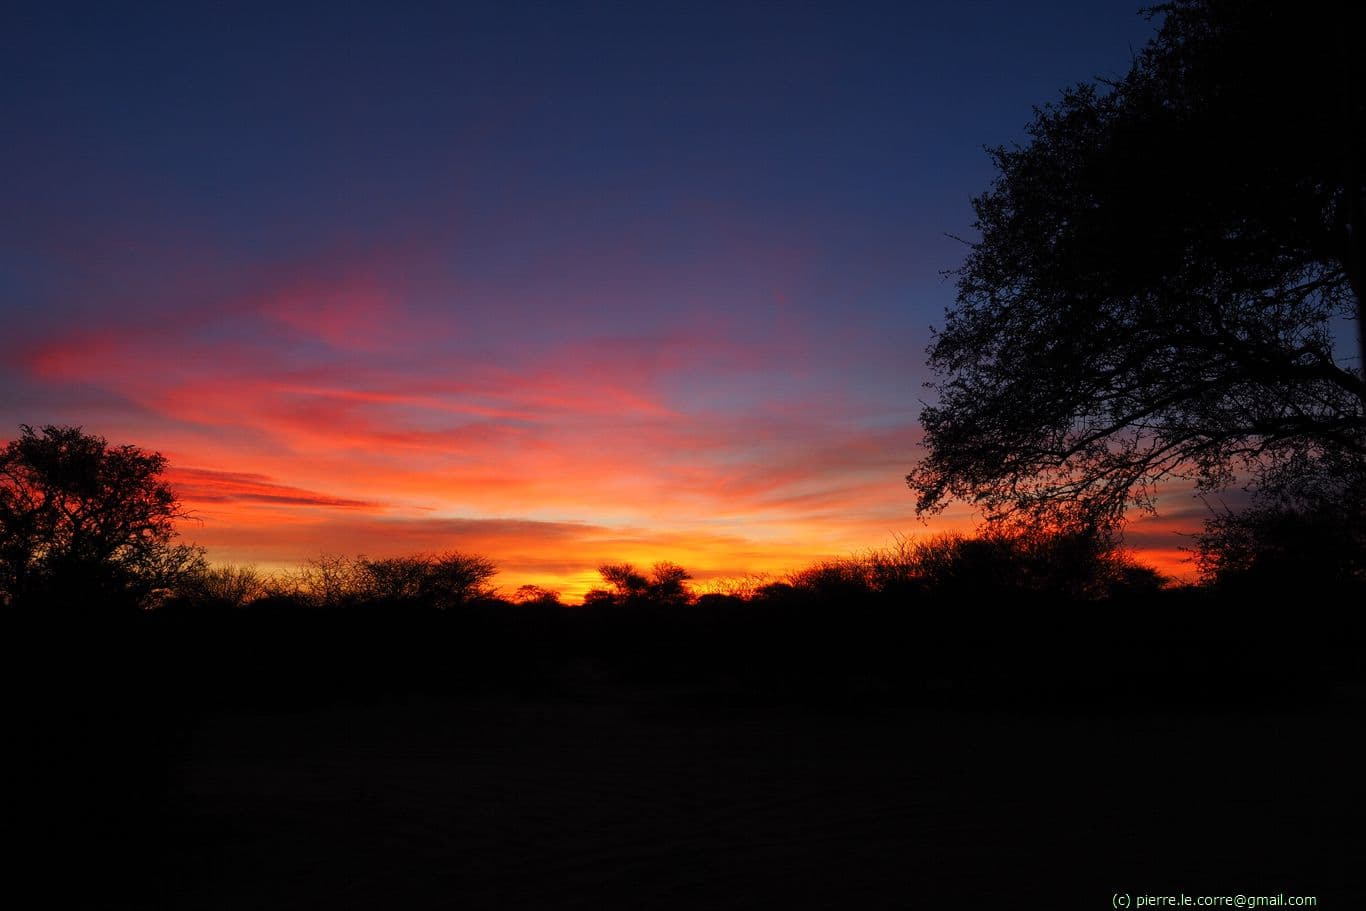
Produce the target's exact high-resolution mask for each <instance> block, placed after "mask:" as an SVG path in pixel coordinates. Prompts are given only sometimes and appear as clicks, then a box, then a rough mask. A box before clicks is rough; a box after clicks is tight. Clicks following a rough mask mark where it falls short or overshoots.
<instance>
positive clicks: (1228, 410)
mask: <svg viewBox="0 0 1366 911" xmlns="http://www.w3.org/2000/svg"><path fill="white" fill-rule="evenodd" d="M1150 13H1151V14H1155V15H1157V16H1160V17H1161V19H1162V23H1161V26H1160V29H1159V30H1158V33H1157V34H1156V36H1155V37H1154V38H1153V40H1152V41H1150V42H1149V44H1148V45H1147V46H1146V47H1145V48H1144V49H1143V50H1142V51H1141V52H1140V53H1139V54H1138V55H1137V57H1136V58H1135V59H1134V60H1133V61H1132V65H1131V67H1130V68H1129V70H1128V72H1127V74H1126V75H1124V76H1123V77H1122V78H1119V79H1112V80H1096V81H1093V82H1089V83H1083V84H1080V85H1077V86H1075V87H1073V88H1070V89H1067V90H1065V91H1064V92H1063V93H1062V95H1061V98H1060V99H1059V100H1058V101H1056V102H1055V103H1053V104H1049V105H1047V106H1044V107H1042V108H1038V109H1036V111H1035V116H1034V119H1033V122H1032V123H1031V124H1030V125H1029V127H1028V131H1027V141H1026V142H1024V143H1023V144H1019V145H1016V146H1011V147H998V148H995V149H992V150H990V154H991V157H992V160H993V162H994V163H995V165H996V168H997V169H998V174H997V176H996V178H995V180H994V182H993V184H992V185H991V187H990V188H989V189H988V190H987V191H986V192H985V193H983V194H982V195H981V196H979V197H977V198H976V199H975V200H974V201H973V208H974V211H975V214H976V220H975V224H974V227H975V230H976V231H977V232H978V239H976V240H975V242H973V243H972V244H971V249H970V251H969V253H968V255H967V258H966V260H965V262H964V263H963V265H962V266H961V268H959V269H958V270H957V271H956V273H955V274H956V278H957V292H958V293H957V299H956V304H955V306H954V307H953V308H951V310H950V311H949V313H948V314H947V321H946V324H945V326H944V327H943V329H942V330H941V331H939V332H938V333H937V334H936V336H935V339H934V341H933V343H932V345H931V348H930V365H931V367H932V369H933V370H934V372H935V374H936V376H937V379H936V381H934V382H932V383H931V384H930V387H931V388H932V389H933V390H934V391H935V392H936V393H937V396H936V399H937V400H936V401H935V402H933V403H932V404H930V405H928V406H927V407H926V408H925V409H924V411H923V413H922V423H923V426H924V429H925V444H926V450H927V452H926V455H925V456H924V458H922V459H921V460H920V461H919V462H918V463H917V464H916V465H915V466H914V468H913V470H912V471H911V473H910V474H909V475H908V476H907V481H908V483H909V484H910V486H911V488H912V489H913V490H915V491H916V493H917V495H918V501H917V509H918V511H919V512H921V513H922V514H924V513H932V512H935V511H937V510H940V509H943V508H944V507H945V506H946V505H947V504H948V503H949V502H950V501H953V500H964V501H967V502H970V503H973V504H975V505H977V506H978V507H979V508H981V509H982V510H983V512H984V514H985V515H986V516H987V517H988V518H989V519H995V520H1002V519H1008V518H1012V517H1013V518H1027V519H1031V520H1044V521H1047V522H1050V523H1060V522H1061V523H1077V522H1080V523H1083V524H1088V525H1091V526H1106V527H1113V526H1115V525H1117V524H1118V523H1119V522H1120V521H1122V519H1123V516H1124V514H1125V512H1126V510H1127V509H1128V508H1129V507H1132V506H1135V505H1137V506H1139V507H1144V508H1152V506H1153V505H1154V501H1155V496H1156V493H1157V492H1158V489H1159V484H1161V483H1162V482H1163V481H1164V480H1167V479H1172V478H1185V479H1188V480H1191V481H1194V482H1195V483H1196V484H1197V485H1198V486H1199V487H1201V488H1203V489H1207V490H1218V489H1222V488H1226V487H1228V486H1230V485H1232V484H1234V483H1235V482H1239V483H1252V484H1255V485H1257V486H1259V487H1262V488H1266V489H1270V488H1272V487H1275V486H1277V485H1284V484H1287V483H1288V484H1292V485H1293V483H1294V479H1295V478H1296V477H1298V476H1301V475H1306V474H1313V475H1316V476H1322V475H1323V473H1324V472H1323V470H1322V469H1321V466H1323V465H1325V464H1331V465H1332V466H1333V470H1332V472H1331V473H1333V474H1334V476H1335V477H1338V478H1339V479H1340V480H1342V482H1343V483H1344V484H1346V485H1347V486H1348V487H1349V488H1351V489H1353V490H1355V491H1356V493H1358V494H1359V493H1360V491H1361V490H1362V486H1361V479H1362V478H1366V423H1364V421H1363V415H1364V414H1366V407H1364V405H1366V384H1363V376H1362V372H1361V364H1360V362H1359V361H1358V363H1357V365H1356V366H1355V368H1354V367H1353V366H1352V364H1351V360H1353V359H1355V357H1354V355H1351V354H1346V353H1344V352H1345V351H1351V350H1352V349H1353V348H1355V347H1356V346H1355V345H1353V344H1351V341H1350V339H1348V340H1347V341H1346V342H1345V343H1344V336H1350V334H1351V320H1353V319H1356V320H1359V319H1360V317H1361V301H1362V265H1363V259H1364V258H1366V257H1364V255H1363V254H1364V253H1366V236H1364V235H1363V231H1364V230H1366V216H1364V215H1363V212H1364V211H1366V210H1364V203H1363V201H1364V200H1366V186H1364V185H1363V184H1364V182H1366V160H1363V156H1364V152H1363V149H1364V148H1366V147H1364V146H1363V141H1362V134H1363V127H1364V126H1366V90H1364V89H1366V79H1363V72H1366V69H1364V67H1363V60H1366V58H1364V57H1363V55H1361V54H1360V53H1359V52H1358V49H1357V48H1355V47H1354V46H1353V45H1352V42H1353V41H1354V40H1355V38H1356V36H1359V35H1361V34H1363V33H1366V32H1364V31H1363V29H1362V28H1361V25H1362V20H1363V16H1362V13H1361V12H1360V10H1359V9H1358V10H1355V11H1351V8H1350V5H1337V4H1332V5H1330V4H1327V3H1322V2H1318V0H1309V2H1304V3H1294V4H1287V3H1281V2H1275V0H1178V2H1174V3H1168V4H1165V5H1163V6H1160V7H1157V8H1155V10H1152V11H1150ZM1357 328H1358V329H1359V328H1360V324H1358V326H1357ZM1316 466H1319V467H1316Z"/></svg>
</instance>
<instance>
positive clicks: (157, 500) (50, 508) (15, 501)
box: [0, 425, 203, 608]
mask: <svg viewBox="0 0 1366 911" xmlns="http://www.w3.org/2000/svg"><path fill="white" fill-rule="evenodd" d="M165 469H166V459H165V458H164V457H162V456H161V455H160V454H159V453H151V452H145V451H143V450H141V449H139V448H137V447H136V446H130V445H122V446H111V445H109V443H108V442H106V441H105V439H104V438H103V437H100V436H96V435H94V434H89V433H85V432H84V431H82V429H81V428H79V427H58V426H47V427H43V428H42V430H35V429H34V428H32V427H30V426H28V425H23V426H21V428H20V435H19V437H18V438H17V439H15V440H11V441H10V442H9V444H8V445H6V446H5V448H4V449H3V450H0V600H3V601H5V602H7V603H10V604H15V605H28V604H36V605H44V604H50V603H57V604H62V605H66V606H72V607H90V608H100V607H103V606H106V605H107V604H110V603H115V604H123V605H143V604H146V603H147V602H148V599H150V598H151V597H152V596H153V595H154V594H156V593H157V592H159V591H165V590H168V589H170V588H173V587H174V585H175V584H176V582H177V581H178V580H180V579H182V578H184V577H185V576H186V575H187V574H191V573H194V572H197V571H199V570H200V569H202V564H203V556H202V552H201V551H200V550H199V549H198V548H195V547H191V546H188V545H177V544H174V543H173V539H174V538H175V537H176V527H175V523H176V521H177V520H178V519H180V518H182V517H183V516H184V515H185V513H184V511H183V510H182V509H181V506H180V503H179V502H178V500H177V498H176V495H175V493H174V492H173V491H172V489H171V487H170V485H169V484H168V483H167V482H166V481H165V480H164V479H163V477H162V474H163V472H164V471H165Z"/></svg>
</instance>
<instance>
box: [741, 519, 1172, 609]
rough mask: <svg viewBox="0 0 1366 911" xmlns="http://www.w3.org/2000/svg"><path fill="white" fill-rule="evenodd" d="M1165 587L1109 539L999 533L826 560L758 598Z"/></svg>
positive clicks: (1077, 594)
mask: <svg viewBox="0 0 1366 911" xmlns="http://www.w3.org/2000/svg"><path fill="white" fill-rule="evenodd" d="M1163 582H1164V579H1163V578H1162V576H1161V575H1160V574H1158V573H1157V572H1156V571H1155V570H1152V569H1150V568H1148V567H1145V566H1142V565H1140V564H1138V563H1137V562H1136V561H1134V560H1133V558H1132V557H1131V556H1129V555H1128V554H1127V553H1126V552H1125V551H1124V550H1122V549H1121V548H1119V547H1118V546H1116V545H1115V544H1114V543H1113V542H1110V541H1108V540H1106V539H1104V538H1100V537H1094V536H1090V535H1084V534H1042V533H1018V532H1017V533H1005V532H1000V531H996V532H991V533H988V534H985V535H981V536H978V537H968V536H965V535H959V534H942V535H936V536H934V537H932V538H928V539H926V540H922V541H915V540H912V539H909V538H898V539H897V541H896V543H895V544H894V545H893V546H891V547H887V548H880V549H874V550H870V551H867V552H865V553H863V554H860V555H855V556H852V557H845V558H842V559H833V560H824V561H821V562H819V563H816V564H814V565H812V566H809V567H807V568H806V569H803V570H799V571H797V572H794V573H791V574H790V575H789V576H788V579H787V588H785V589H784V588H775V587H773V586H769V587H767V588H761V589H760V590H759V591H758V594H759V595H760V596H764V597H773V596H782V595H783V594H786V593H790V592H798V593H807V594H808V595H811V596H815V597H820V598H841V597H842V598H848V597H856V596H874V595H876V596H883V597H887V596H896V597H905V596H911V595H917V594H930V595H953V596H969V595H974V594H987V593H994V592H1033V593H1040V594H1051V595H1057V596H1063V597H1068V598H1078V599H1094V598H1105V597H1111V596H1114V595H1118V594H1121V593H1124V592H1130V591H1151V590H1155V589H1157V588H1160V587H1161V586H1162V584H1163Z"/></svg>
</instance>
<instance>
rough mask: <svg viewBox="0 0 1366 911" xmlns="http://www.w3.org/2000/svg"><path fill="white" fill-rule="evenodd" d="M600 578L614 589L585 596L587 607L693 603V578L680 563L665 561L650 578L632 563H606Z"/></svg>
mask: <svg viewBox="0 0 1366 911" xmlns="http://www.w3.org/2000/svg"><path fill="white" fill-rule="evenodd" d="M598 574H599V575H600V576H602V580H603V581H604V582H606V583H607V584H608V585H609V586H611V588H595V589H592V590H590V591H589V592H588V593H587V594H585V595H584V598H583V603H584V604H597V605H601V604H656V605H679V604H688V603H690V602H691V601H692V600H693V592H692V590H691V589H690V588H689V587H688V584H687V583H688V580H689V579H691V578H692V574H691V573H689V572H688V571H687V570H686V569H684V568H683V567H681V566H679V565H678V564H677V563H671V562H669V561H667V560H662V561H660V562H658V563H656V564H655V565H654V566H653V567H651V569H650V573H649V575H646V574H645V573H643V572H641V571H640V570H638V569H636V567H635V566H634V565H633V564H630V563H604V564H602V565H601V566H599V567H598Z"/></svg>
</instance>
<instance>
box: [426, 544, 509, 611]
mask: <svg viewBox="0 0 1366 911" xmlns="http://www.w3.org/2000/svg"><path fill="white" fill-rule="evenodd" d="M496 575H498V566H497V564H495V563H494V562H493V561H492V560H490V559H489V558H488V557H482V556H479V555H478V554H466V553H460V552H459V551H448V552H446V553H443V554H438V555H436V556H434V557H432V558H431V562H430V564H429V565H428V569H427V573H426V576H425V577H424V579H423V581H422V587H421V593H420V595H419V597H420V598H421V599H422V600H423V601H424V602H425V603H427V604H430V605H431V606H432V607H438V608H450V607H459V606H461V605H464V604H468V603H470V602H471V601H476V600H479V599H481V598H489V597H492V596H493V593H494V590H493V586H491V585H489V580H491V579H492V578H493V577H494V576H496Z"/></svg>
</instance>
